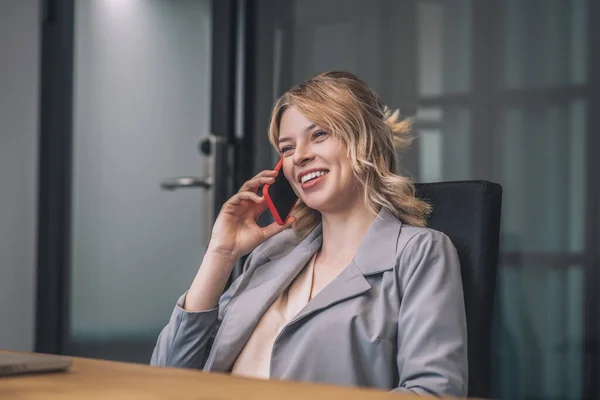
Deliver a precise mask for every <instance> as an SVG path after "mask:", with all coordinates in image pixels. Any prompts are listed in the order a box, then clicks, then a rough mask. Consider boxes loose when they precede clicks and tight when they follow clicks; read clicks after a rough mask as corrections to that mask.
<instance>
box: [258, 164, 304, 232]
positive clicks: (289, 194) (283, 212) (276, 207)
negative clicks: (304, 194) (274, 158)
mask: <svg viewBox="0 0 600 400" xmlns="http://www.w3.org/2000/svg"><path fill="white" fill-rule="evenodd" d="M282 165H283V158H282V159H281V160H279V162H278V163H277V165H276V166H275V171H277V176H276V177H275V182H273V183H271V184H265V186H264V188H263V195H264V196H265V200H266V201H267V205H268V206H269V211H271V214H272V215H273V218H275V221H277V223H278V224H279V225H285V224H286V222H287V220H288V218H289V217H290V215H291V214H292V210H293V209H294V207H295V206H296V203H297V202H298V196H296V192H294V189H293V188H292V185H291V184H290V182H289V181H288V180H287V179H286V177H285V175H284V174H283V169H282V168H281V167H282Z"/></svg>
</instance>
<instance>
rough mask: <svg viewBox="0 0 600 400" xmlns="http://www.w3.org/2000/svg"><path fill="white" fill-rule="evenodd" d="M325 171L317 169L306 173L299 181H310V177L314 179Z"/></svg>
mask: <svg viewBox="0 0 600 400" xmlns="http://www.w3.org/2000/svg"><path fill="white" fill-rule="evenodd" d="M326 173H327V172H326V171H317V172H311V173H310V174H306V175H304V176H303V177H302V179H300V181H301V182H302V183H306V182H308V181H310V180H311V179H315V178H317V177H319V176H321V175H325V174H326Z"/></svg>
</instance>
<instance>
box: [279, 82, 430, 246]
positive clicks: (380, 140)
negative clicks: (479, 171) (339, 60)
mask: <svg viewBox="0 0 600 400" xmlns="http://www.w3.org/2000/svg"><path fill="white" fill-rule="evenodd" d="M290 107H294V108H296V109H297V110H298V111H300V112H301V113H302V114H303V115H304V116H305V117H306V118H307V119H308V120H310V121H311V122H312V123H314V124H316V125H318V126H319V127H321V128H323V129H324V130H325V131H327V132H329V133H331V134H332V135H334V136H336V137H338V138H339V139H341V141H342V142H343V143H345V145H346V148H347V152H348V157H349V158H350V163H351V165H352V170H353V173H354V175H355V176H356V178H357V179H358V181H359V182H360V184H361V185H362V186H363V187H364V201H365V205H366V206H367V207H368V208H369V210H371V211H372V212H373V213H375V214H377V213H378V212H379V209H380V208H381V207H383V208H385V209H387V210H388V211H390V212H391V213H392V214H393V215H395V216H396V218H398V219H399V220H401V221H402V222H403V223H406V224H409V225H413V226H425V224H426V221H427V217H428V216H429V214H430V212H431V206H430V205H429V204H428V203H426V202H425V201H423V200H421V199H419V198H417V197H416V194H415V185H414V182H413V181H412V180H411V179H410V178H408V177H404V176H400V175H398V174H397V173H396V154H397V150H399V149H402V148H404V147H406V146H408V145H409V144H410V142H411V141H412V137H411V135H410V128H411V121H410V120H409V119H401V118H400V115H399V111H394V112H392V111H390V110H389V109H388V108H387V106H386V105H385V104H384V103H383V102H382V101H381V99H380V98H379V97H378V96H377V95H376V94H375V93H374V92H373V91H372V90H371V89H370V88H369V86H367V84H365V83H364V82H362V81H361V80H360V79H358V77H356V76H355V75H353V74H351V73H348V72H342V71H329V72H324V73H321V74H319V75H316V76H314V77H312V78H310V79H308V80H307V81H306V82H304V83H302V84H300V85H298V86H296V87H294V88H292V89H290V90H289V91H287V92H286V93H285V94H284V95H283V96H281V98H279V100H277V102H276V103H275V105H274V106H273V111H272V113H271V122H270V124H269V140H270V142H271V144H272V145H273V146H274V147H275V148H276V149H277V151H279V146H278V145H279V143H278V142H279V125H280V123H281V117H282V116H283V113H284V112H285V111H286V110H287V109H288V108H290ZM292 215H293V216H294V217H295V218H296V222H295V223H294V225H293V229H294V231H295V232H296V234H297V235H298V236H300V237H305V236H306V235H307V234H308V233H309V232H310V231H311V230H313V229H314V228H315V226H316V225H317V224H319V223H320V221H321V214H320V213H319V212H318V211H317V210H314V209H312V208H310V207H308V206H307V205H306V204H304V203H303V202H302V201H301V200H300V201H299V202H298V204H297V205H296V208H295V209H294V211H293V213H292Z"/></svg>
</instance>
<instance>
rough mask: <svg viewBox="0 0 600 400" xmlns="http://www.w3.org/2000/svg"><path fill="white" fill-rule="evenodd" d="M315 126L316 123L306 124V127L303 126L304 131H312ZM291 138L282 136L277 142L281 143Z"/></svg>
mask: <svg viewBox="0 0 600 400" xmlns="http://www.w3.org/2000/svg"><path fill="white" fill-rule="evenodd" d="M316 127H317V125H316V124H310V125H308V126H307V127H306V128H304V132H310V131H312V130H313V129H315V128H316ZM291 140H292V139H291V138H289V137H283V138H280V139H279V143H281V142H289V141H291Z"/></svg>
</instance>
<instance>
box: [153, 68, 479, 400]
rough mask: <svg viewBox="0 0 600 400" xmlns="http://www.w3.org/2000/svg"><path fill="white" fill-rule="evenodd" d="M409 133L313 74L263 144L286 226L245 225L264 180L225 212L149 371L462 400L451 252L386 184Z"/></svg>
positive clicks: (354, 88)
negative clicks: (279, 169) (279, 176)
mask: <svg viewBox="0 0 600 400" xmlns="http://www.w3.org/2000/svg"><path fill="white" fill-rule="evenodd" d="M408 128H409V124H408V123H407V122H406V121H401V120H399V119H398V113H397V112H396V113H393V114H391V113H390V112H388V110H387V108H386V107H385V105H384V104H383V103H382V102H381V100H380V99H379V98H378V97H377V96H376V95H375V94H374V93H373V92H372V91H371V90H370V89H369V88H368V86H367V85H366V84H364V83H363V82H362V81H360V80H359V79H358V78H356V77H355V76H354V75H352V74H349V73H345V72H327V73H323V74H320V75H318V76H316V77H313V78H311V79H309V80H308V81H306V82H305V83H303V84H301V85H299V86H297V87H295V88H293V89H291V90H290V91H289V92H287V93H286V94H284V95H283V96H282V97H281V98H280V99H279V100H278V101H277V103H276V104H275V106H274V109H273V113H272V116H271V124H270V128H269V137H270V140H271V142H272V144H273V145H274V146H275V147H276V148H277V149H278V151H279V152H280V153H281V156H282V157H283V172H284V174H285V177H286V178H287V179H288V180H289V182H290V183H291V184H292V186H293V188H294V190H295V191H296V192H297V194H298V195H299V198H300V202H299V204H298V205H297V206H296V208H295V210H294V212H293V217H292V218H291V219H290V222H289V223H288V224H287V225H286V226H279V225H277V224H276V223H273V224H272V225H269V226H267V227H264V228H261V227H259V226H258V225H257V224H256V220H257V218H258V217H259V215H261V214H262V213H263V212H264V211H265V210H266V208H267V206H266V204H265V200H264V199H263V198H262V197H260V196H259V195H258V194H257V191H258V189H259V187H260V186H261V185H263V184H266V183H269V182H273V180H274V179H273V177H274V176H275V174H276V173H275V172H274V171H263V172H261V173H260V174H258V175H257V176H255V177H254V178H252V179H251V180H249V181H248V182H246V183H245V184H244V185H243V186H242V188H241V190H240V191H239V192H238V193H237V194H236V195H234V196H233V197H232V198H231V199H229V200H228V201H227V202H226V203H225V204H224V205H223V208H222V210H221V212H220V214H219V216H218V217H217V220H216V221H215V225H214V227H213V231H212V236H211V240H210V244H209V246H208V250H207V252H206V254H205V256H204V259H203V261H202V265H201V266H200V269H199V270H198V273H197V275H196V277H195V279H194V281H193V282H192V284H191V287H190V289H189V291H188V292H187V293H186V294H184V295H183V296H182V297H181V298H180V299H179V301H178V302H177V306H176V307H175V310H174V311H173V314H172V316H171V320H170V322H169V324H168V325H167V326H166V327H165V328H164V330H163V331H162V333H161V335H160V337H159V339H158V343H157V345H156V348H155V350H154V353H153V355H152V361H151V363H152V364H156V365H163V366H176V367H186V368H203V369H204V370H206V371H217V372H231V373H233V374H238V375H246V376H252V377H259V378H276V379H292V380H304V381H313V382H326V383H332V384H341V385H352V386H368V387H373V388H380V389H390V390H397V391H405V392H412V393H417V394H436V395H454V396H464V395H466V392H467V370H468V368H467V332H466V319H465V309H464V301H463V292H462V283H461V277H460V267H459V262H458V258H457V255H456V250H455V248H454V247H453V245H452V243H451V242H450V240H449V239H448V238H447V237H446V236H445V235H444V234H442V233H440V232H436V231H433V230H431V229H427V228H424V227H423V226H424V225H425V220H426V217H427V215H428V213H429V211H430V208H429V206H428V204H426V203H425V202H423V201H422V200H419V199H417V198H416V197H415V191H414V184H413V183H412V182H411V181H410V180H409V179H407V178H404V177H401V176H398V175H396V174H395V173H394V171H395V164H396V159H395V156H396V149H395V145H397V146H404V145H406V144H407V142H408V138H407V133H408ZM288 228H292V229H288ZM257 246H258V247H257ZM250 252H252V253H251V254H250V256H249V258H248V259H247V261H246V263H245V265H244V272H243V274H242V275H241V276H240V277H239V278H238V279H237V280H236V281H235V282H234V283H233V284H232V285H231V287H230V288H229V289H228V290H227V291H226V292H225V293H222V292H223V290H224V287H225V285H226V282H227V280H228V278H229V276H230V274H231V271H232V269H233V267H234V264H235V263H236V261H237V260H238V259H239V258H240V257H242V256H243V255H245V254H247V253H250Z"/></svg>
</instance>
